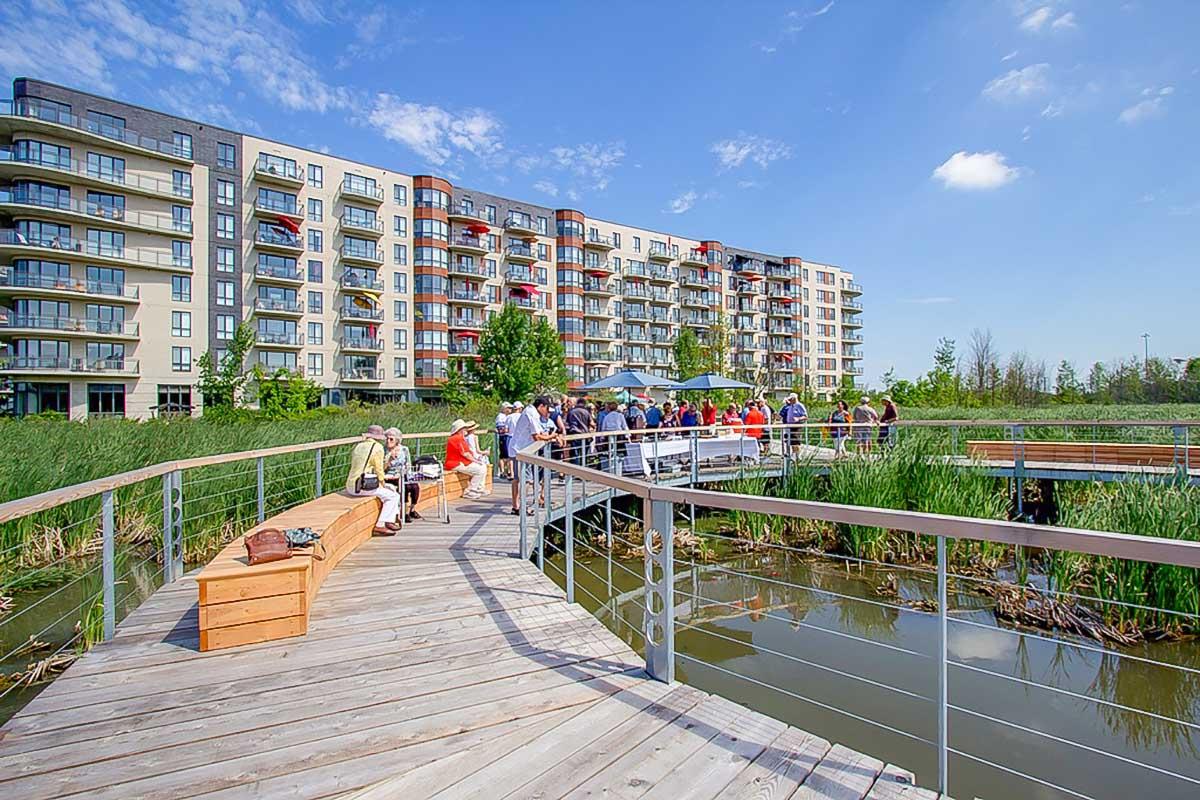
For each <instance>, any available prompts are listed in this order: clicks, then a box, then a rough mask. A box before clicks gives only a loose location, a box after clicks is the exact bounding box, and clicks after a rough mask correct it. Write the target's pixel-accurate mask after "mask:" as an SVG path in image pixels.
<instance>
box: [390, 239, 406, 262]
mask: <svg viewBox="0 0 1200 800" xmlns="http://www.w3.org/2000/svg"><path fill="white" fill-rule="evenodd" d="M392 263H393V264H397V265H399V266H401V267H403V266H406V265H407V264H408V245H406V244H394V245H392Z"/></svg>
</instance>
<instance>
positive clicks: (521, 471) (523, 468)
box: [515, 461, 529, 561]
mask: <svg viewBox="0 0 1200 800" xmlns="http://www.w3.org/2000/svg"><path fill="white" fill-rule="evenodd" d="M528 466H529V465H528V464H526V463H525V462H524V461H518V462H517V474H516V476H515V477H516V479H517V513H518V514H519V515H520V520H519V521H518V523H517V525H518V526H519V527H520V529H521V558H522V559H524V560H526V561H528V560H529V521H528V518H527V515H526V509H527V506H526V501H525V476H526V475H527V474H528V473H527V468H528Z"/></svg>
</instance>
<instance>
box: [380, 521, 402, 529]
mask: <svg viewBox="0 0 1200 800" xmlns="http://www.w3.org/2000/svg"><path fill="white" fill-rule="evenodd" d="M384 527H385V528H387V529H388V530H389V531H398V530H400V523H399V522H386V523H384Z"/></svg>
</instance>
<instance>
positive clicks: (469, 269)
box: [448, 261, 491, 278]
mask: <svg viewBox="0 0 1200 800" xmlns="http://www.w3.org/2000/svg"><path fill="white" fill-rule="evenodd" d="M448 271H449V273H450V274H451V275H473V276H476V277H479V278H489V277H491V274H490V272H489V271H488V268H487V267H485V266H483V265H482V264H473V263H471V262H468V261H451V262H450V266H449V268H448Z"/></svg>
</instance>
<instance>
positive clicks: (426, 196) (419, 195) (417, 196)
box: [413, 189, 450, 210]
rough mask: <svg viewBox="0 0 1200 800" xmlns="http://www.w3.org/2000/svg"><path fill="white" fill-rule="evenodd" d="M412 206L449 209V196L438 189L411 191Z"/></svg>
mask: <svg viewBox="0 0 1200 800" xmlns="http://www.w3.org/2000/svg"><path fill="white" fill-rule="evenodd" d="M413 205H414V206H417V207H419V208H440V209H443V210H444V209H448V208H450V195H449V194H447V193H446V192H443V191H441V190H440V189H415V190H413Z"/></svg>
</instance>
